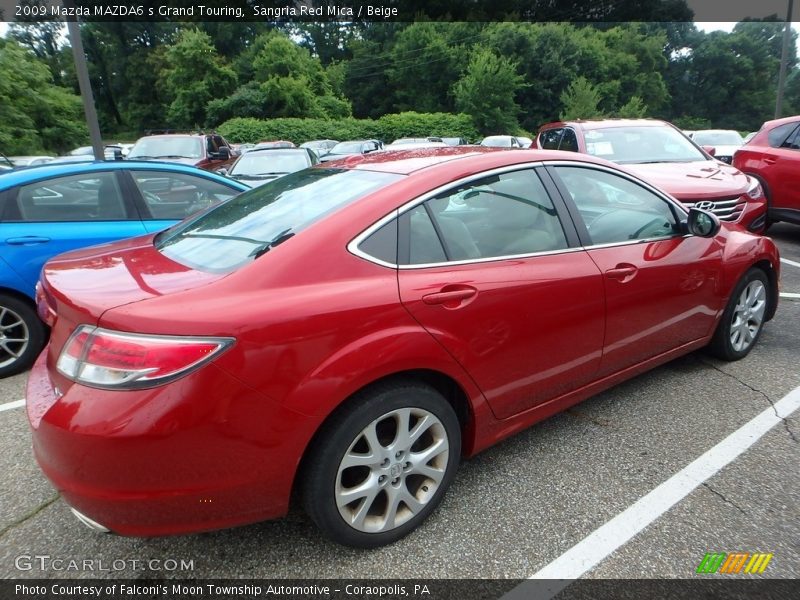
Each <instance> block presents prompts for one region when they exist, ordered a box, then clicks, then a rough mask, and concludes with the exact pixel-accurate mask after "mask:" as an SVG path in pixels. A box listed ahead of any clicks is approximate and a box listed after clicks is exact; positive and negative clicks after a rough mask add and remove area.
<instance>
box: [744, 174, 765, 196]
mask: <svg viewBox="0 0 800 600" xmlns="http://www.w3.org/2000/svg"><path fill="white" fill-rule="evenodd" d="M749 179H750V187H749V188H748V189H747V195H748V197H750V198H752V199H753V200H758V199H759V198H762V197H763V196H764V190H763V188H762V187H761V183H760V182H759V181H758V179H754V178H753V177H750V178H749Z"/></svg>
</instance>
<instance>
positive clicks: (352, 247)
mask: <svg viewBox="0 0 800 600" xmlns="http://www.w3.org/2000/svg"><path fill="white" fill-rule="evenodd" d="M542 166H544V167H548V166H568V167H584V168H586V167H589V168H593V169H598V170H601V171H605V172H607V173H610V174H612V175H617V176H619V177H622V178H623V179H627V180H629V181H630V182H631V183H633V184H635V185H639V186H641V187H643V188H645V189H647V190H648V191H650V192H652V193H653V194H654V195H656V196H658V197H659V198H661V199H662V200H664V201H665V202H667V203H668V204H670V205H672V206H673V207H675V208H676V209H677V210H678V212H679V213H680V214H683V215H685V216H688V214H689V211H688V210H686V209H685V208H684V207H683V206H682V205H681V204H680V202H678V201H677V200H675V199H674V198H672V197H671V196H669V195H667V194H665V193H664V192H662V191H661V190H659V189H658V188H655V187H653V186H652V185H650V184H649V183H647V182H646V181H644V180H642V179H638V178H637V177H635V176H634V175H630V174H628V173H625V172H623V171H619V170H616V169H614V168H612V167H607V166H605V165H599V164H597V163H591V162H582V161H577V160H563V161H561V160H559V161H553V160H547V161H541V160H538V161H535V162H530V163H519V164H515V165H507V166H505V167H498V168H496V169H491V170H489V171H483V172H481V173H477V174H473V175H468V176H467V177H463V178H461V179H457V180H455V181H451V182H449V183H446V184H444V185H441V186H439V187H437V188H434V189H433V190H431V191H429V192H425V193H424V194H422V195H421V196H417V197H416V198H413V199H412V200H409V201H408V202H406V203H405V204H403V205H402V206H400V207H398V208H396V209H394V210H393V211H392V212H391V213H389V214H388V215H386V216H384V217H382V218H381V219H380V220H378V221H376V222H375V223H373V224H372V225H370V226H369V227H367V228H366V229H365V230H364V231H362V232H361V233H359V234H358V235H357V236H356V237H354V238H353V239H352V240H351V241H350V243H348V244H347V251H348V252H350V254H353V255H354V256H357V257H359V258H363V259H364V260H366V261H368V262H371V263H373V264H376V265H379V266H381V267H389V268H391V269H397V270H412V269H430V268H435V267H447V266H462V265H470V264H480V263H487V262H495V261H499V260H515V259H523V258H532V257H538V256H551V255H555V254H571V253H574V252H583V251H586V250H594V249H600V248H612V247H614V246H630V245H632V244H642V243H648V242H656V241H664V240H670V239H673V238H676V237H682V238H686V237H691V235H685V234H680V235H670V236H660V237H655V238H644V239H640V240H626V241H622V242H612V243H608V244H593V245H591V246H576V247H574V248H560V249H558V250H547V251H544V252H531V253H527V254H509V255H505V256H491V257H488V258H472V259H467V260H452V261H444V262H438V263H425V264H418V265H398V264H392V263H387V262H386V261H383V260H380V259H379V258H375V257H374V256H372V255H371V254H367V253H366V252H363V251H362V250H361V249H360V248H359V247H358V246H359V245H360V244H361V242H363V241H364V240H365V239H367V238H368V237H369V236H370V235H372V234H373V233H375V232H376V231H377V230H378V229H380V228H381V227H383V226H384V225H386V224H387V223H388V222H389V221H391V220H392V219H396V218H399V217H400V216H401V215H402V214H404V213H406V212H408V211H410V210H413V209H414V208H416V207H417V206H418V205H420V204H422V203H423V202H425V201H427V200H430V199H431V198H434V197H435V196H437V195H439V194H440V193H442V192H443V191H446V190H448V189H450V188H452V187H457V186H460V185H464V184H467V183H469V182H471V181H475V180H478V179H483V178H484V177H491V176H492V175H502V174H504V173H510V172H513V171H522V170H525V169H533V168H535V167H542ZM565 201H566V200H565ZM569 201H572V200H571V199H570V200H569ZM559 221H560V219H559ZM562 227H563V225H562Z"/></svg>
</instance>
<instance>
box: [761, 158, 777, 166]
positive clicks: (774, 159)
mask: <svg viewBox="0 0 800 600" xmlns="http://www.w3.org/2000/svg"><path fill="white" fill-rule="evenodd" d="M763 160H764V162H765V163H767V164H768V165H774V164H775V163H776V162H778V159H777V158H772V157H771V156H765V157H764V158H763Z"/></svg>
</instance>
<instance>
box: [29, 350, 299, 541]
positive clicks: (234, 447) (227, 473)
mask: <svg viewBox="0 0 800 600" xmlns="http://www.w3.org/2000/svg"><path fill="white" fill-rule="evenodd" d="M46 356H47V351H45V352H44V353H42V355H41V356H40V357H39V359H38V360H37V362H36V364H35V365H34V367H33V370H32V371H31V373H30V376H29V379H28V389H27V399H28V400H27V402H28V417H29V421H30V423H31V428H32V436H33V449H34V454H35V456H36V459H37V461H38V462H39V465H40V466H41V468H42V471H43V472H44V473H45V475H46V476H47V477H48V478H49V479H50V481H51V482H52V483H53V484H54V486H55V487H56V488H57V489H58V490H59V491H61V493H62V495H63V497H64V499H65V500H66V502H67V503H68V504H69V505H70V506H71V507H73V508H74V509H75V510H77V511H78V512H80V513H81V515H82V516H85V517H86V518H88V519H89V520H91V521H93V522H94V523H95V524H97V525H98V526H100V527H102V528H106V529H109V530H111V531H112V532H114V533H119V534H123V535H140V536H150V535H168V534H178V533H189V532H194V531H204V530H210V529H219V528H224V527H230V526H234V525H240V524H245V523H251V522H255V521H261V520H265V519H270V518H274V517H279V516H282V515H284V514H285V513H286V510H287V508H288V502H289V496H290V493H291V488H292V483H293V479H294V475H295V471H296V468H297V465H298V463H299V461H300V457H301V455H302V451H303V449H304V445H305V444H304V443H303V442H302V437H303V436H302V435H297V433H298V432H302V431H305V429H306V427H308V420H309V419H308V418H307V417H305V416H302V415H299V414H297V413H293V412H291V411H288V410H287V409H284V408H282V407H279V406H277V405H275V404H273V403H271V402H270V401H268V400H267V399H265V398H264V397H263V396H262V395H260V394H258V393H256V392H254V391H253V390H250V389H248V388H247V387H245V386H243V385H242V384H241V383H240V382H238V381H237V380H235V379H233V378H232V377H230V376H228V375H227V374H225V373H224V372H223V371H221V370H219V369H217V368H216V367H214V366H213V364H212V365H208V366H206V367H205V368H203V369H200V370H199V371H197V372H195V373H192V374H191V375H189V376H187V377H185V378H183V379H180V380H178V381H175V382H173V383H172V384H168V385H165V386H162V387H160V388H154V389H150V390H139V391H125V392H109V391H104V390H97V389H91V388H87V387H84V386H80V385H72V386H71V387H69V389H67V390H66V391H65V392H64V394H63V395H61V396H59V392H57V391H55V390H54V389H53V385H52V382H51V379H50V376H49V374H48V369H47V364H46Z"/></svg>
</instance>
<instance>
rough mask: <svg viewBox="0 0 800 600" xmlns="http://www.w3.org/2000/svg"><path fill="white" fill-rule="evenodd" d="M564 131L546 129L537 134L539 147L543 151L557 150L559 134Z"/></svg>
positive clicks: (561, 129) (560, 128) (559, 139)
mask: <svg viewBox="0 0 800 600" xmlns="http://www.w3.org/2000/svg"><path fill="white" fill-rule="evenodd" d="M562 133H564V129H563V128H562V127H559V128H558V129H547V130H545V131H543V132H542V133H540V134H539V147H540V148H542V149H543V150H558V143H559V142H560V141H561V134H562Z"/></svg>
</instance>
